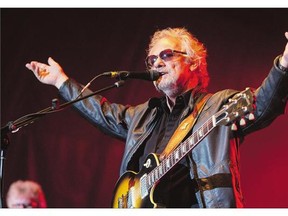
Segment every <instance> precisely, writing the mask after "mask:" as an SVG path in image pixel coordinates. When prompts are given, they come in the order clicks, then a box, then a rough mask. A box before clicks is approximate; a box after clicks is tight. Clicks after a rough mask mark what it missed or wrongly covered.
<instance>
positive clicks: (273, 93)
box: [243, 56, 288, 134]
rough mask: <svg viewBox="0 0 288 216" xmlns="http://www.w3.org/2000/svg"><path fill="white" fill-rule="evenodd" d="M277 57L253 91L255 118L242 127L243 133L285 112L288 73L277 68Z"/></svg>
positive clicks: (249, 131) (265, 123)
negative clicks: (268, 71)
mask: <svg viewBox="0 0 288 216" xmlns="http://www.w3.org/2000/svg"><path fill="white" fill-rule="evenodd" d="M279 57H280V56H278V57H277V58H276V59H275V60H274V64H273V67H272V69H271V71H270V73H269V74H268V76H267V77H266V79H265V80H264V81H263V82H262V84H261V86H260V87H259V88H258V89H257V90H256V91H255V99H256V101H255V105H256V110H255V111H254V115H255V120H254V121H253V122H252V123H250V124H248V125H247V127H245V128H244V129H243V132H244V134H248V133H251V132H253V131H255V130H259V129H261V128H264V127H266V126H268V125H270V124H271V123H272V122H273V120H274V119H275V118H276V117H277V116H279V115H281V114H284V112H285V107H286V104H287V98H288V74H287V73H285V72H283V71H282V70H280V69H279V68H278V66H277V65H278V61H279Z"/></svg>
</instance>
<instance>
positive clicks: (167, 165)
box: [166, 158, 170, 169]
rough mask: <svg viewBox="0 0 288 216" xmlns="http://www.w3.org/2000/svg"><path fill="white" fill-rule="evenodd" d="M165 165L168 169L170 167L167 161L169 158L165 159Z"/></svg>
mask: <svg viewBox="0 0 288 216" xmlns="http://www.w3.org/2000/svg"><path fill="white" fill-rule="evenodd" d="M166 167H167V168H168V169H169V167H170V161H169V158H167V159H166Z"/></svg>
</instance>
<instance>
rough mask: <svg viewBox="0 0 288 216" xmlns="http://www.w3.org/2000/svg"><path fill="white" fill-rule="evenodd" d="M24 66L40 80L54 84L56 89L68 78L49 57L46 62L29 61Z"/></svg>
mask: <svg viewBox="0 0 288 216" xmlns="http://www.w3.org/2000/svg"><path fill="white" fill-rule="evenodd" d="M25 66H26V67H27V68H28V69H29V70H31V71H32V72H33V73H34V75H35V76H36V77H37V79H38V80H39V81H40V82H42V83H44V84H48V85H54V86H56V87H57V88H58V89H59V88H60V86H61V85H62V84H63V82H65V81H66V80H67V79H68V77H67V75H66V74H65V72H64V71H63V69H62V67H61V66H60V65H59V64H58V63H57V62H56V61H54V60H53V59H52V58H51V57H49V58H48V64H44V63H41V62H37V61H31V62H30V63H27V64H26V65H25Z"/></svg>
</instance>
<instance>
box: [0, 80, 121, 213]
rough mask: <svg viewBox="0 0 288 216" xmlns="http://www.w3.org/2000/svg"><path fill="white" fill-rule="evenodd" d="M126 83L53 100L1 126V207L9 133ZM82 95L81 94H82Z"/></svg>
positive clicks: (2, 203)
mask: <svg viewBox="0 0 288 216" xmlns="http://www.w3.org/2000/svg"><path fill="white" fill-rule="evenodd" d="M123 84H124V80H119V81H118V82H115V83H114V84H113V85H111V86H107V87H105V88H102V89H100V90H98V91H95V92H92V93H91V94H88V95H86V96H83V97H80V98H78V97H77V98H76V99H75V100H72V101H69V102H66V103H64V104H61V105H58V99H53V100H52V106H51V107H47V108H46V109H44V110H41V111H39V112H36V113H32V114H28V115H25V116H23V117H20V118H19V119H17V120H15V121H10V122H8V123H7V124H6V125H5V126H4V127H2V128H1V159H0V178H1V179H0V181H1V182H0V193H1V198H0V208H3V207H4V195H3V190H4V162H5V159H6V151H7V149H8V146H9V145H10V142H9V139H8V133H10V132H11V133H16V132H17V131H18V130H19V129H20V128H21V127H23V126H27V125H28V124H32V123H33V122H34V121H35V120H37V119H39V118H40V117H43V116H45V115H46V114H51V113H55V112H58V111H61V110H63V109H64V108H65V107H67V106H70V105H72V104H74V103H76V102H78V101H81V100H84V99H86V98H88V97H91V96H93V95H96V94H99V93H101V92H104V91H107V90H109V89H112V88H115V87H120V86H122V85H123ZM80 95H81V94H80Z"/></svg>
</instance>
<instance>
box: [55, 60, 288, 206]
mask: <svg viewBox="0 0 288 216" xmlns="http://www.w3.org/2000/svg"><path fill="white" fill-rule="evenodd" d="M278 60H279V57H278V58H276V59H275V61H274V65H273V67H272V69H271V71H270V73H269V75H268V77H267V78H266V79H265V80H264V81H263V83H262V85H261V86H260V87H259V88H258V89H257V90H256V91H255V97H256V110H255V113H254V114H255V117H256V119H255V121H253V122H250V123H248V124H247V125H246V126H245V127H243V128H242V129H241V130H239V131H238V132H237V133H234V132H232V131H231V128H230V127H227V126H218V127H216V128H215V129H214V130H213V131H212V132H211V133H209V135H208V136H207V137H206V138H204V140H203V141H202V142H201V143H200V144H199V145H197V146H196V147H195V149H193V151H192V153H191V154H190V163H191V164H190V166H191V178H192V179H196V183H197V184H198V186H199V188H198V189H199V190H197V192H196V198H197V200H198V203H199V206H200V207H209V208H217V207H222V208H228V207H242V206H243V197H242V193H241V188H240V183H239V181H240V175H239V145H240V143H241V142H242V138H243V137H244V136H245V135H246V134H248V133H250V132H253V131H255V130H258V129H261V128H263V127H265V126H267V125H269V124H270V123H271V122H272V121H273V120H274V119H275V118H276V117H277V116H278V115H280V114H283V113H284V110H285V106H286V102H287V96H288V75H287V74H285V73H284V72H283V71H281V70H280V69H279V68H278V67H277V62H278ZM81 88H82V86H80V85H79V84H78V83H76V82H75V81H73V80H72V79H69V80H67V81H66V82H65V83H64V84H63V85H62V86H61V88H60V90H59V91H60V95H61V96H62V97H63V98H64V99H65V100H68V101H70V100H72V99H74V98H76V97H77V96H78V94H79V92H80V90H81ZM89 93H90V91H89V90H86V91H85V92H84V94H83V95H87V94H89ZM235 93H237V91H234V90H223V91H219V92H217V93H215V94H213V95H212V97H211V98H210V99H209V100H208V102H207V103H206V105H205V107H204V109H203V111H202V113H201V115H200V116H199V119H198V121H197V123H196V124H195V126H194V129H193V130H194V131H195V130H196V129H197V128H199V127H200V126H201V125H202V124H203V123H204V122H205V121H206V120H207V119H208V118H209V117H211V116H212V115H213V114H215V113H216V112H217V111H218V110H219V109H220V108H221V107H222V106H223V104H225V103H227V100H228V98H231V97H232V96H233V95H234V94H235ZM190 101H191V104H190V105H189V106H188V107H187V109H186V110H185V111H184V112H183V116H182V119H184V118H185V117H186V116H187V115H188V114H189V113H190V112H191V111H192V110H193V99H191V100H190ZM75 107H76V109H78V110H79V111H80V113H81V114H82V115H83V116H84V117H85V118H86V119H88V120H89V121H90V122H91V123H92V124H94V125H95V126H96V127H98V128H99V129H101V130H102V131H103V132H104V133H107V134H109V135H111V136H114V137H116V138H118V139H121V140H123V141H126V145H125V151H124V155H123V160H122V164H121V169H120V175H122V174H123V173H124V172H125V171H127V169H129V167H128V164H129V162H130V161H131V159H132V158H133V155H135V153H136V151H137V150H138V149H139V147H140V146H141V144H142V143H144V141H145V139H146V138H147V137H148V135H149V134H150V133H151V132H152V130H153V128H154V126H155V124H156V121H157V117H156V116H157V110H158V108H157V106H156V107H151V106H149V101H147V102H146V103H143V104H140V105H138V106H123V105H121V104H115V103H110V102H109V101H107V100H106V99H105V98H104V97H102V96H100V95H96V96H93V97H90V98H88V99H86V100H83V101H81V102H78V103H77V104H76V105H75ZM221 175H222V176H224V177H225V178H224V180H223V181H224V183H223V185H221V184H220V185H218V186H217V184H219V182H218V183H217V178H218V177H219V176H220V179H221ZM214 177H217V178H214ZM215 179H216V183H215V181H214V180H215ZM218 181H219V178H218ZM221 181H222V180H220V182H221ZM225 181H226V182H225ZM206 183H207V185H205V184H206ZM203 184H204V185H203ZM225 185H226V186H225Z"/></svg>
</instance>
